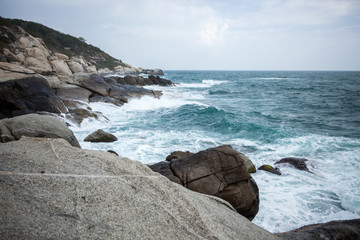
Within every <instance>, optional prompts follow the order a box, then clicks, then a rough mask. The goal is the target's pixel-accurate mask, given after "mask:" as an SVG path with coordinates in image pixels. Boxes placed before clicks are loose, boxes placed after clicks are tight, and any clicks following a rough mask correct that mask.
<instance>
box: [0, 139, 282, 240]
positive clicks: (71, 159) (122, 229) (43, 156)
mask: <svg viewBox="0 0 360 240" xmlns="http://www.w3.org/2000/svg"><path fill="white" fill-rule="evenodd" d="M222 167H225V166H222ZM0 191H1V195H0V206H1V207H0V222H1V224H0V239H270V240H271V239H278V238H277V237H276V236H275V235H273V234H271V233H269V232H268V231H266V230H264V229H262V228H260V227H258V226H256V225H254V224H252V223H251V222H250V221H249V220H248V219H246V218H244V217H243V216H241V215H239V214H238V213H237V212H236V211H235V210H234V209H233V208H232V207H231V205H230V204H228V203H227V202H226V201H224V200H222V199H220V198H215V197H213V196H209V195H204V194H199V193H196V192H194V191H190V190H188V189H186V188H184V187H182V186H180V185H179V184H175V183H173V182H171V181H169V180H168V179H166V178H165V177H163V176H161V175H160V174H158V173H155V172H153V171H151V170H150V169H149V168H148V167H147V166H145V165H142V164H141V163H139V162H134V161H132V160H129V159H127V158H121V157H118V156H116V155H115V154H112V153H107V152H103V151H92V150H84V149H80V148H77V147H73V146H71V145H70V144H69V143H68V142H67V141H65V140H64V139H55V138H30V137H22V138H21V139H20V140H18V141H11V142H7V143H0Z"/></svg>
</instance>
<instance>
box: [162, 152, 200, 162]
mask: <svg viewBox="0 0 360 240" xmlns="http://www.w3.org/2000/svg"><path fill="white" fill-rule="evenodd" d="M191 155H193V153H192V152H189V151H186V152H183V151H175V152H172V153H171V154H170V155H168V156H167V157H166V161H169V162H171V161H172V160H174V159H180V158H185V157H189V156H191Z"/></svg>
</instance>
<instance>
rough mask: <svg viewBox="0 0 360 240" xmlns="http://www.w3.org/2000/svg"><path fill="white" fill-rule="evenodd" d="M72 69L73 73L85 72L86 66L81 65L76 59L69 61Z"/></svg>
mask: <svg viewBox="0 0 360 240" xmlns="http://www.w3.org/2000/svg"><path fill="white" fill-rule="evenodd" d="M67 64H68V66H69V68H70V70H71V71H72V73H82V72H85V70H84V68H83V67H82V66H81V64H80V63H78V62H75V61H69V62H67Z"/></svg>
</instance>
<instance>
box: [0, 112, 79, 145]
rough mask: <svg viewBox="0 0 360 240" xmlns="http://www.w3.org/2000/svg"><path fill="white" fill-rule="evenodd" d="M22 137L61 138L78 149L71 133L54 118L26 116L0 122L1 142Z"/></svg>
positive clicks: (77, 143) (34, 115)
mask: <svg viewBox="0 0 360 240" xmlns="http://www.w3.org/2000/svg"><path fill="white" fill-rule="evenodd" d="M22 136H27V137H38V138H63V139H65V140H66V141H68V142H69V143H70V144H71V145H72V146H74V147H80V144H79V142H78V141H77V139H76V137H75V136H74V134H73V132H72V131H71V130H70V129H69V128H68V127H67V126H66V124H65V123H64V122H62V121H61V120H60V119H59V118H57V117H55V116H51V115H40V114H26V115H22V116H18V117H13V118H7V119H2V120H0V137H1V139H0V140H1V142H9V141H14V140H19V139H20V138H21V137H22Z"/></svg>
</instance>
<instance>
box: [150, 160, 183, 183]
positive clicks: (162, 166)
mask: <svg viewBox="0 0 360 240" xmlns="http://www.w3.org/2000/svg"><path fill="white" fill-rule="evenodd" d="M149 167H150V168H151V169H152V170H153V171H154V172H158V173H160V174H161V175H163V176H165V177H167V178H168V179H169V180H170V181H172V182H175V183H178V184H181V185H183V184H182V182H181V181H180V179H179V178H178V177H176V176H175V173H174V172H173V171H172V170H171V168H170V163H169V162H159V163H156V164H153V165H150V166H149Z"/></svg>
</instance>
